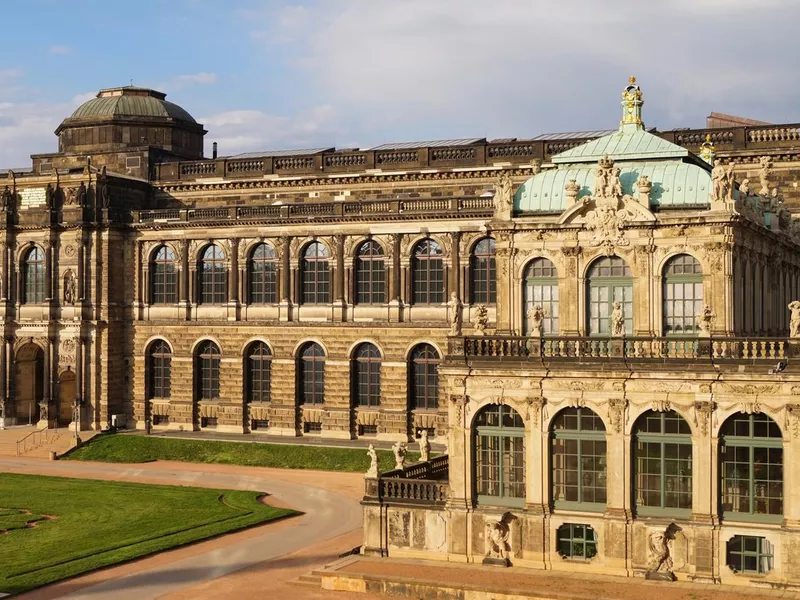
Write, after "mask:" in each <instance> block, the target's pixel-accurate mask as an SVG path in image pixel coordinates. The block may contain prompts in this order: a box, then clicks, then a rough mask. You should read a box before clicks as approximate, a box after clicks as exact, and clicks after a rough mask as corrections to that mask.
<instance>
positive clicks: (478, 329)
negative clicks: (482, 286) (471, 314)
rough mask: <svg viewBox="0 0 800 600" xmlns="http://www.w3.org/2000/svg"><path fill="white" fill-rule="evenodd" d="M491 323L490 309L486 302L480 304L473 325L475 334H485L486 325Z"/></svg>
mask: <svg viewBox="0 0 800 600" xmlns="http://www.w3.org/2000/svg"><path fill="white" fill-rule="evenodd" d="M488 324H489V309H488V308H486V305H485V304H479V305H478V307H477V308H476V309H475V325H474V327H473V329H474V333H475V335H484V334H485V333H486V326H487V325H488Z"/></svg>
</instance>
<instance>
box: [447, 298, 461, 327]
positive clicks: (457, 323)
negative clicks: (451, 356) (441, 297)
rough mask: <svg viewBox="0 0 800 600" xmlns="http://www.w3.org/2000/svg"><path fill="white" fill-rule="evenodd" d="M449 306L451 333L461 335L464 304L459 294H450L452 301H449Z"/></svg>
mask: <svg viewBox="0 0 800 600" xmlns="http://www.w3.org/2000/svg"><path fill="white" fill-rule="evenodd" d="M447 307H448V308H449V309H450V335H461V320H462V318H463V315H462V312H463V310H462V309H463V308H464V305H463V304H461V300H460V299H459V298H458V294H456V293H455V292H453V293H452V294H450V301H449V302H448V303H447Z"/></svg>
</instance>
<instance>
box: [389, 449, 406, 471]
mask: <svg viewBox="0 0 800 600" xmlns="http://www.w3.org/2000/svg"><path fill="white" fill-rule="evenodd" d="M392 452H393V453H394V468H395V469H400V470H401V471H403V470H405V468H406V454H408V447H407V446H406V443H405V442H397V443H395V445H394V446H392Z"/></svg>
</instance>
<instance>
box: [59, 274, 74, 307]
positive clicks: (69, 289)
mask: <svg viewBox="0 0 800 600" xmlns="http://www.w3.org/2000/svg"><path fill="white" fill-rule="evenodd" d="M62 295H63V300H64V304H70V305H71V304H75V300H76V296H77V293H76V291H75V274H74V273H73V272H72V269H69V270H67V272H66V273H64V290H63V292H62Z"/></svg>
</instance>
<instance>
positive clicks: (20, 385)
mask: <svg viewBox="0 0 800 600" xmlns="http://www.w3.org/2000/svg"><path fill="white" fill-rule="evenodd" d="M14 362H15V365H16V368H15V372H14V394H13V400H14V412H15V414H16V423H17V425H24V424H30V425H35V424H36V423H37V422H38V421H39V403H40V402H41V401H42V398H43V397H44V352H42V349H41V348H40V347H39V346H37V345H36V344H34V343H28V344H25V345H24V346H22V347H21V348H20V349H19V350H17V352H16V356H15V361H14Z"/></svg>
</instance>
